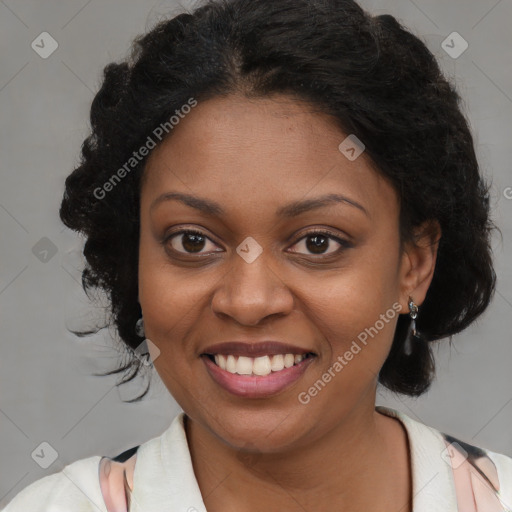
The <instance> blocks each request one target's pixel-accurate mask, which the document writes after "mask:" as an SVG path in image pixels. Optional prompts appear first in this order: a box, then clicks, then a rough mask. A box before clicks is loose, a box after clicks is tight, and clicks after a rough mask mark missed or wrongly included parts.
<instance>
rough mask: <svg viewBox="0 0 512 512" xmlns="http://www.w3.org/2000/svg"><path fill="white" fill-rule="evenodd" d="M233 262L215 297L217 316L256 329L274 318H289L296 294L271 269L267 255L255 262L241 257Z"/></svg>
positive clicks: (213, 302) (235, 257) (214, 308)
mask: <svg viewBox="0 0 512 512" xmlns="http://www.w3.org/2000/svg"><path fill="white" fill-rule="evenodd" d="M233 259H234V261H233V263H232V266H231V268H230V270H229V271H228V272H227V274H226V275H225V276H224V278H223V279H222V280H221V283H220V284H219V287H218V288H217V289H216V290H215V293H214V294H213V298H212V303H211V308H212V310H213V312H214V313H215V314H216V315H218V316H221V317H226V316H227V317H230V318H231V319H233V320H235V321H236V322H237V323H239V324H242V325H248V326H254V325H258V324H259V323H260V322H262V321H263V320H264V319H266V318H267V317H269V316H271V315H275V316H285V315H287V314H289V313H290V312H292V311H293V307H294V298H293V294H292V292H291V290H290V289H289V287H288V286H287V285H286V284H285V282H284V281H283V280H282V279H281V277H280V276H279V275H278V274H277V271H276V270H274V269H272V268H270V265H269V264H268V261H267V259H266V258H265V257H264V253H263V254H261V255H260V256H259V257H258V258H257V259H256V260H255V261H252V262H251V263H248V262H246V261H245V260H244V259H243V258H241V257H240V256H238V254H234V256H233Z"/></svg>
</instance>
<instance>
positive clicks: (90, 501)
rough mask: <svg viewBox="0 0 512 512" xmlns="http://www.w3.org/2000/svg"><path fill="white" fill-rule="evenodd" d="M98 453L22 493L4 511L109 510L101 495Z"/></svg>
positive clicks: (39, 481)
mask: <svg viewBox="0 0 512 512" xmlns="http://www.w3.org/2000/svg"><path fill="white" fill-rule="evenodd" d="M100 460H101V457H100V456H99V455H96V456H93V457H88V458H85V459H80V460H77V461H75V462H73V463H71V464H68V465H67V466H65V467H64V468H63V469H62V470H61V471H59V472H58V473H54V474H52V475H48V476H45V477H43V478H40V479H39V480H36V481H35V482H33V483H32V484H30V485H28V486H27V487H25V489H23V490H22V491H21V492H19V493H18V494H17V495H16V496H15V497H14V498H13V499H12V500H11V501H10V502H9V504H8V505H7V506H6V507H5V508H4V509H2V511H3V512H27V511H30V512H43V511H44V512H48V511H50V510H51V512H61V511H62V512H68V511H69V510H73V511H74V512H92V511H94V512H98V511H101V512H106V508H105V505H104V502H103V500H102V496H101V489H100V485H99V479H98V470H99V463H100Z"/></svg>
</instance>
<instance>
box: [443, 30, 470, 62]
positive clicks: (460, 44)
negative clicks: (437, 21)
mask: <svg viewBox="0 0 512 512" xmlns="http://www.w3.org/2000/svg"><path fill="white" fill-rule="evenodd" d="M468 47H469V44H468V42H467V41H466V40H465V39H464V38H463V37H462V36H461V35H460V34H459V33H458V32H452V33H451V34H450V35H449V36H448V37H447V38H446V39H445V40H444V41H443V42H442V43H441V48H442V49H443V50H444V51H445V52H446V53H447V54H448V55H449V56H450V57H451V58H452V59H458V58H459V57H460V56H461V55H462V54H463V53H464V52H465V51H466V50H467V49H468Z"/></svg>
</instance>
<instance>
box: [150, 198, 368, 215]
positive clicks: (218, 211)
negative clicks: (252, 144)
mask: <svg viewBox="0 0 512 512" xmlns="http://www.w3.org/2000/svg"><path fill="white" fill-rule="evenodd" d="M171 200H177V201H181V202H182V203H184V204H186V205H187V206H190V207H191V208H195V209H196V210H199V211H200V212H202V213H205V214H207V215H215V216H218V217H220V216H222V215H224V214H225V213H226V212H225V210H224V209H223V208H222V207H221V206H220V204H218V203H216V202H214V201H211V200H209V199H204V198H201V197H197V196H192V195H190V194H183V193H181V192H166V193H165V194H162V195H160V196H158V197H157V198H156V199H155V200H154V201H153V202H152V203H151V206H150V208H149V209H150V211H151V210H153V209H154V208H156V206H157V205H159V204H160V203H162V202H164V201H171ZM339 203H344V204H348V205H349V206H353V207H355V208H358V209H359V210H361V211H362V212H363V213H364V214H365V215H366V216H368V217H369V216H370V215H369V213H368V211H367V210H366V208H364V206H362V205H360V204H359V203H357V202H356V201H354V200H353V199H350V198H348V197H345V196H343V195H341V194H326V195H323V196H319V197H316V198H314V199H303V200H299V201H293V202H292V203H289V204H287V205H285V206H282V207H281V208H279V209H278V210H277V211H276V215H277V216H279V217H284V218H291V217H295V216H297V215H300V214H302V213H304V212H307V211H311V210H315V209H317V208H322V207H325V206H330V205H332V204H339Z"/></svg>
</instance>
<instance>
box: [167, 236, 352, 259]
mask: <svg viewBox="0 0 512 512" xmlns="http://www.w3.org/2000/svg"><path fill="white" fill-rule="evenodd" d="M178 235H198V236H201V237H203V238H205V239H207V240H209V241H210V242H212V243H215V242H213V241H212V240H211V239H210V238H209V237H208V236H206V234H205V233H203V232H202V231H199V230H197V229H183V230H181V231H176V232H175V233H171V234H170V235H169V236H167V237H165V239H164V240H163V241H162V243H163V245H165V246H167V245H168V243H169V242H170V241H171V240H172V239H173V238H174V237H176V236H178ZM315 235H321V236H325V237H326V238H328V239H329V240H333V241H335V242H337V243H338V244H340V247H339V248H338V249H337V250H336V251H334V252H332V253H327V254H317V255H315V254H310V256H317V259H321V258H330V257H332V256H334V255H337V254H338V253H340V252H342V251H343V250H344V249H348V248H351V247H353V244H352V243H351V242H349V241H348V240H344V239H343V238H340V237H339V236H336V235H335V234H334V233H332V232H330V231H329V230H312V231H308V232H306V233H303V234H302V236H301V237H300V238H298V239H297V240H296V241H295V242H294V243H293V244H292V247H293V246H294V245H297V244H298V243H299V242H300V241H301V240H303V239H305V238H308V237H312V236H315ZM171 250H172V251H173V252H177V253H178V254H182V255H188V256H194V255H197V256H201V253H195V254H194V253H189V252H181V251H176V250H175V249H171ZM215 252H221V251H215ZM292 252H294V251H292ZM205 254H210V253H205ZM296 254H298V255H301V256H306V254H304V253H296Z"/></svg>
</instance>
